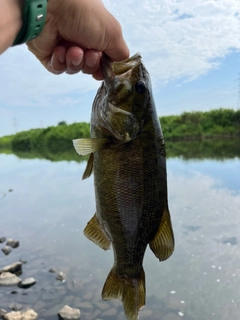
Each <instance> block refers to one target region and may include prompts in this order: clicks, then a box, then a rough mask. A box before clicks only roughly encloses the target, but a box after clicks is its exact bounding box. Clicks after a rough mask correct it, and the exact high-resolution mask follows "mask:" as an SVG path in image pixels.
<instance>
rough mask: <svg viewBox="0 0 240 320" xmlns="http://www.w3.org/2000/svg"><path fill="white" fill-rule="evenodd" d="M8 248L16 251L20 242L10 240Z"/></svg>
mask: <svg viewBox="0 0 240 320" xmlns="http://www.w3.org/2000/svg"><path fill="white" fill-rule="evenodd" d="M7 246H10V247H12V248H14V249H15V248H17V247H19V241H16V240H13V239H8V241H7Z"/></svg>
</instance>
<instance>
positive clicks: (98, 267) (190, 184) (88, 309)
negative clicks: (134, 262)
mask: <svg viewBox="0 0 240 320" xmlns="http://www.w3.org/2000/svg"><path fill="white" fill-rule="evenodd" d="M231 155H232V156H231V159H227V155H226V154H225V161H217V160H213V159H208V160H206V159H205V160H197V161H196V160H190V159H188V160H187V161H186V160H184V159H183V158H175V159H174V158H170V159H169V160H168V185H169V204H170V211H171V215H172V220H173V227H174V230H175V238H176V250H175V252H174V254H173V256H172V257H171V258H170V259H169V260H168V261H166V262H163V263H159V262H158V260H157V259H156V258H155V256H154V255H153V254H152V252H151V251H150V250H147V252H146V255H145V259H144V269H145V272H146V286H147V288H146V291H147V305H146V307H145V308H144V309H143V310H142V311H141V313H140V319H151V320H155V319H156V320H157V319H158V320H159V319H161V320H162V319H163V320H176V319H179V318H183V319H187V320H190V319H191V320H199V319H208V320H209V319H214V318H216V319H219V320H226V319H228V318H231V319H234V320H235V319H238V318H239V312H240V304H239V287H238V283H239V280H240V267H239V266H240V256H239V225H240V215H239V208H240V192H239V190H240V185H239V183H240V179H239V178H240V177H239V172H240V160H239V155H235V156H233V155H234V153H231ZM85 165H86V164H85V162H80V163H78V162H76V161H70V162H68V161H60V162H51V161H48V160H41V159H28V160H22V159H19V158H18V157H16V156H14V155H0V189H1V191H3V192H4V193H6V194H7V196H6V197H5V198H4V199H1V201H0V214H1V224H0V237H2V236H6V237H8V238H10V237H11V238H15V239H17V240H20V247H19V248H17V249H14V250H13V251H12V253H11V254H10V255H9V256H4V255H3V253H2V252H1V251H0V268H1V267H3V266H5V265H7V264H10V263H12V262H15V261H18V260H19V259H20V258H21V259H23V260H27V264H25V265H24V266H23V274H22V276H21V277H22V278H26V277H31V276H33V277H34V278H36V279H37V280H38V282H37V284H36V285H35V286H34V287H32V288H29V289H20V288H15V287H14V288H1V287H0V308H5V309H8V305H9V304H10V303H12V302H18V303H21V304H22V305H23V307H32V308H34V309H35V311H36V312H38V314H39V318H38V319H40V320H43V319H45V320H50V319H56V314H57V312H58V311H59V310H60V309H61V308H62V307H63V306H64V305H65V304H69V305H70V306H71V307H73V308H80V309H81V311H82V318H83V319H89V320H90V319H103V320H106V319H109V320H112V319H114V320H116V319H117V320H118V319H119V320H121V319H125V318H124V314H123V312H122V306H121V303H120V302H119V301H110V302H103V301H102V300H101V290H102V285H103V283H104V281H105V279H106V276H107V274H108V272H109V270H110V268H111V267H112V263H113V253H112V251H109V252H104V251H102V250H101V249H99V248H98V247H97V246H96V245H94V244H93V243H92V242H90V241H89V240H87V239H86V238H85V237H84V236H83V234H82V230H83V229H84V227H85V225H86V223H87V222H88V220H89V218H90V217H92V215H93V213H94V211H95V199H94V194H93V179H92V177H91V178H90V179H87V180H84V181H81V176H82V173H83V170H84V169H85ZM226 177H229V178H226ZM231 182H232V184H231ZM9 189H13V190H14V191H13V192H11V193H9V192H8V190H9ZM3 245H4V244H1V245H0V246H1V248H2V246H3ZM50 268H54V269H56V270H58V271H63V272H64V273H65V274H66V275H67V278H66V282H65V283H62V282H59V281H57V280H56V279H55V278H56V274H52V273H49V269H50ZM14 291H15V292H17V293H15V294H13V293H12V292H14Z"/></svg>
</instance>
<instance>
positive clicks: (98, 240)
mask: <svg viewBox="0 0 240 320" xmlns="http://www.w3.org/2000/svg"><path fill="white" fill-rule="evenodd" d="M83 233H84V235H85V236H86V237H87V238H88V239H89V240H91V241H93V242H94V243H95V244H97V245H98V246H99V247H100V248H102V249H103V250H109V249H110V246H111V241H110V240H109V239H108V237H107V236H106V234H105V233H104V231H103V230H102V228H101V226H100V224H99V222H98V219H97V217H96V214H95V215H94V216H93V217H92V219H91V220H90V221H89V222H88V223H87V225H86V227H85V229H84V231H83Z"/></svg>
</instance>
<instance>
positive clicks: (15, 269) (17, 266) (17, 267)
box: [0, 262, 22, 274]
mask: <svg viewBox="0 0 240 320" xmlns="http://www.w3.org/2000/svg"><path fill="white" fill-rule="evenodd" d="M21 271H22V263H21V262H15V263H12V264H10V265H9V266H6V267H4V268H2V269H0V274H1V273H3V272H11V273H19V272H21Z"/></svg>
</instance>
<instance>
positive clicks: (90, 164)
mask: <svg viewBox="0 0 240 320" xmlns="http://www.w3.org/2000/svg"><path fill="white" fill-rule="evenodd" d="M93 160H94V156H93V152H92V153H91V154H90V157H89V158H88V162H87V166H86V169H85V171H84V172H83V176H82V180H84V179H87V178H89V177H90V175H91V174H92V172H93Z"/></svg>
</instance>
